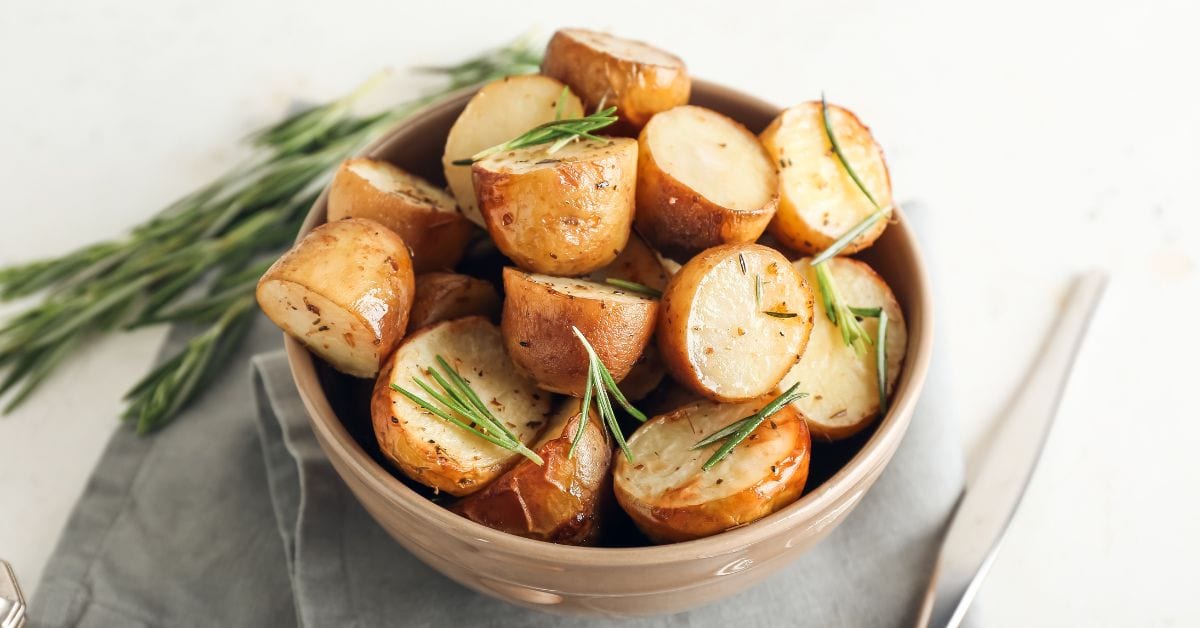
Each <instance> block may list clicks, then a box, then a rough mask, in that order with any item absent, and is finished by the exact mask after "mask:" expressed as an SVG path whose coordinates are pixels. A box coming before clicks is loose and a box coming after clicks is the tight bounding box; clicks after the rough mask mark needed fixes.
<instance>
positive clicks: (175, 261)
mask: <svg viewBox="0 0 1200 628" xmlns="http://www.w3.org/2000/svg"><path fill="white" fill-rule="evenodd" d="M539 62H540V56H539V55H538V53H537V52H536V51H535V50H534V49H533V48H532V47H531V46H530V45H529V42H527V41H519V42H517V43H514V44H512V45H510V46H507V47H505V48H502V49H499V50H495V51H491V52H488V53H487V54H484V55H482V56H480V57H477V58H475V59H472V60H469V61H467V62H465V63H462V64H459V65H456V66H453V67H446V68H433V69H427V70H428V71H432V72H436V73H439V74H442V75H445V76H446V77H447V78H448V79H449V82H448V85H447V86H446V87H445V88H443V89H440V90H438V91H437V92H435V93H431V94H428V95H426V96H423V97H420V98H417V99H415V100H412V101H410V102H406V103H403V104H400V105H398V106H396V107H394V108H392V109H389V110H386V111H383V112H380V113H376V114H372V115H367V116H360V115H355V114H354V113H353V112H352V111H351V110H352V105H353V104H354V103H355V102H356V100H357V99H358V98H359V97H360V96H361V95H362V92H363V91H365V89H369V86H370V85H373V84H374V81H372V82H369V83H368V86H365V87H364V88H360V89H359V90H356V92H355V93H352V94H350V95H349V96H346V97H344V98H340V99H338V100H336V101H333V102H332V103H328V104H325V105H321V106H317V107H313V108H310V109H307V110H305V111H302V112H300V113H297V114H295V115H293V116H290V117H288V118H286V119H284V120H283V121H281V122H279V123H278V124H275V125H272V126H270V127H268V128H266V129H263V130H262V131H259V132H258V133H255V134H253V135H252V136H251V137H250V138H249V141H250V144H251V145H252V146H253V147H254V148H255V149H257V150H256V153H255V155H254V156H253V157H252V158H251V159H250V160H249V161H248V162H246V163H243V164H240V165H238V166H236V167H235V168H233V169H232V170H230V171H229V172H227V173H226V174H225V175H223V176H221V177H219V178H218V179H216V180H215V181H213V182H211V183H209V184H208V185H206V186H204V187H202V188H200V189H199V190H197V191H196V192H193V193H192V194H189V195H188V196H186V197H184V198H182V199H180V200H178V201H176V202H175V203H173V204H171V205H170V206H169V207H167V208H165V209H163V210H162V211H161V212H159V213H158V214H157V215H155V216H154V217H153V218H151V219H150V220H148V221H147V222H145V223H143V224H141V225H139V226H137V227H135V228H134V229H133V231H132V232H131V233H130V234H129V235H128V236H126V237H124V238H121V239H118V240H113V241H109V242H102V243H99V244H93V245H90V246H86V247H83V248H81V249H79V250H77V251H74V252H71V253H68V254H66V255H63V256H61V257H57V258H53V259H47V260H40V261H35V262H30V263H25V264H20V265H16V266H11V267H8V268H4V269H0V300H6V299H15V298H19V297H24V296H29V295H32V294H34V293H37V292H39V291H42V290H47V291H48V293H47V295H46V296H45V297H44V298H42V299H41V300H40V301H38V302H36V303H34V304H32V305H30V306H29V307H27V308H26V309H24V310H23V311H21V312H19V313H17V314H16V315H15V316H13V317H12V318H10V319H8V320H7V321H5V322H4V323H3V324H2V325H0V375H3V376H4V379H3V381H0V395H4V394H6V393H11V394H12V396H11V397H10V398H9V399H8V405H7V406H6V407H5V410H4V411H5V412H8V411H11V410H12V409H13V408H15V407H16V406H18V405H19V404H20V403H21V402H23V401H24V400H26V399H27V398H28V397H29V395H30V394H32V393H33V391H34V390H35V389H37V387H38V386H39V385H40V384H41V383H43V382H44V381H45V379H46V377H48V376H49V375H50V373H52V372H53V370H54V369H55V368H56V367H57V366H58V365H60V364H61V363H62V362H63V360H65V359H66V357H67V355H69V354H70V353H71V352H72V351H74V350H77V349H78V348H79V347H80V346H82V345H83V344H85V343H86V342H87V341H88V340H92V339H95V338H97V337H100V336H104V335H106V334H110V333H114V332H117V331H121V330H125V329H128V328H131V327H140V326H144V325H150V324H158V323H164V322H180V321H186V322H190V323H197V324H200V325H206V326H207V327H206V328H199V329H198V330H197V334H196V336H195V337H194V339H193V342H191V343H189V344H188V346H187V347H186V348H185V349H183V350H182V351H181V352H180V353H178V354H176V355H174V356H172V357H171V358H169V359H168V360H167V361H165V362H163V363H162V364H161V365H159V366H158V367H156V368H155V369H154V370H153V371H152V372H151V373H150V374H149V375H148V376H147V377H146V378H144V379H143V380H142V381H141V382H139V383H138V384H137V385H135V386H134V387H133V389H132V390H131V391H130V392H129V395H128V397H127V399H128V401H129V409H128V411H127V412H126V414H125V416H126V417H128V418H130V419H132V418H134V417H136V418H137V426H138V429H139V431H142V432H145V431H148V430H151V429H153V428H155V427H158V426H161V425H163V424H165V423H166V422H167V421H169V420H170V419H171V418H172V417H174V416H175V415H176V414H177V413H178V412H179V410H180V409H182V407H183V406H184V405H185V404H186V403H187V400H189V399H193V398H195V396H196V395H197V394H199V393H200V392H201V391H202V390H203V387H204V384H205V382H207V381H209V378H210V376H211V375H212V374H213V373H214V372H216V370H218V369H220V368H223V367H225V366H226V365H225V363H224V361H223V360H222V359H220V356H221V355H222V354H224V353H225V351H226V350H227V349H228V348H229V347H231V346H233V345H235V344H236V339H237V336H238V334H240V333H241V332H242V331H243V330H244V328H245V327H246V325H247V323H249V321H250V320H251V318H252V317H253V316H254V312H255V308H254V307H247V306H246V305H245V304H246V303H247V302H252V299H253V296H252V295H253V293H254V287H255V284H256V283H257V281H258V277H259V275H261V271H262V269H263V268H264V266H263V265H261V264H258V263H256V262H257V261H258V260H260V259H262V258H264V257H268V256H272V255H274V254H275V253H276V252H277V251H278V249H279V248H281V247H283V246H285V245H286V244H287V243H289V242H291V241H292V240H293V239H295V236H296V232H297V231H298V230H299V228H300V223H301V222H302V221H303V219H304V215H305V213H306V212H307V211H308V208H309V207H310V206H311V205H312V203H313V201H314V200H315V198H316V195H317V193H318V192H319V191H320V189H321V188H322V187H323V186H324V184H325V182H326V181H327V180H328V179H329V177H330V176H331V173H332V172H333V169H334V168H336V167H337V165H338V164H339V163H340V162H341V161H342V160H343V159H345V158H346V157H348V156H350V155H352V154H354V153H355V152H356V151H357V150H358V149H359V148H360V147H362V146H365V145H366V144H367V143H369V142H370V141H372V140H373V139H375V138H376V137H378V136H379V135H380V134H381V133H382V132H383V131H385V130H386V129H388V128H389V127H391V126H392V125H394V124H395V123H396V122H398V121H399V120H401V119H403V118H405V117H407V116H409V115H411V114H412V113H414V112H415V111H417V110H419V109H420V108H422V107H424V106H425V105H427V104H429V103H432V102H434V101H436V100H438V99H440V98H442V97H444V96H445V95H447V94H449V93H450V92H453V91H455V90H458V89H461V88H463V87H466V86H469V85H475V84H478V83H482V82H485V81H490V80H494V79H497V78H501V77H503V76H506V75H510V74H521V73H527V72H536V71H537V70H538V64H539ZM197 286H208V287H207V290H206V292H201V293H200V294H196V292H195V291H193V288H195V287H197ZM248 295H249V296H248Z"/></svg>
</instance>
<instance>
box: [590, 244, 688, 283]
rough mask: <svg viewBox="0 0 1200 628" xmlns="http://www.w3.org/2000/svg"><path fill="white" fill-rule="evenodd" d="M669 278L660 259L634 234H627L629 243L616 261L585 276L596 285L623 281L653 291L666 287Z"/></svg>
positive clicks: (669, 274)
mask: <svg viewBox="0 0 1200 628" xmlns="http://www.w3.org/2000/svg"><path fill="white" fill-rule="evenodd" d="M670 278H671V273H669V272H667V269H666V267H665V266H664V265H663V262H662V259H661V258H660V257H659V256H658V254H657V253H655V252H654V249H651V248H650V246H649V245H647V244H646V241H645V240H643V239H642V238H641V236H639V235H638V234H636V233H631V234H629V241H628V242H627V243H625V249H624V250H623V251H621V254H620V255H618V256H617V259H615V260H613V261H612V262H611V263H609V264H608V265H607V266H605V267H603V268H601V269H599V270H596V271H595V272H592V273H590V274H588V276H587V279H588V280H589V281H595V282H596V283H604V281H605V280H606V279H624V280H625V281H632V282H634V283H640V284H642V285H643V286H646V287H648V288H653V289H655V290H662V289H663V288H664V287H666V285H667V280H668V279H670Z"/></svg>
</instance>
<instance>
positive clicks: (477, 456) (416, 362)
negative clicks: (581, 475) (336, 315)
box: [371, 316, 553, 496]
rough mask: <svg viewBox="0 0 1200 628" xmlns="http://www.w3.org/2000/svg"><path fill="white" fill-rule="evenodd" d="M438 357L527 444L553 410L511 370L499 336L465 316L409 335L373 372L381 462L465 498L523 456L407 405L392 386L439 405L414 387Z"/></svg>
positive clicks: (542, 395) (477, 318) (425, 378)
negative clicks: (382, 459)
mask: <svg viewBox="0 0 1200 628" xmlns="http://www.w3.org/2000/svg"><path fill="white" fill-rule="evenodd" d="M437 356H442V358H444V359H445V360H446V362H447V363H449V364H450V365H451V366H453V367H454V368H455V369H457V370H458V372H459V373H460V374H461V375H462V376H463V377H464V378H466V379H467V380H468V381H469V382H470V385H471V389H472V390H474V391H475V393H476V394H477V395H478V396H479V398H480V399H482V400H483V401H484V403H486V404H488V407H489V409H490V410H491V412H492V414H494V415H495V416H496V418H498V419H499V420H501V421H503V422H504V424H505V425H506V426H507V427H508V429H509V430H510V431H512V433H513V434H515V435H516V436H517V438H519V439H520V440H521V442H523V443H525V444H526V445H527V446H528V445H529V444H531V443H533V442H536V441H537V438H538V436H539V435H540V434H541V432H542V429H543V428H544V427H545V426H546V423H547V416H548V415H549V414H550V412H551V411H552V409H553V408H552V405H551V399H552V396H551V395H549V394H547V393H545V392H543V391H541V390H538V388H537V386H536V385H535V384H534V382H533V380H530V379H529V378H527V377H525V376H524V375H521V374H520V373H518V372H517V371H516V369H514V368H513V366H512V362H511V361H510V360H509V359H508V355H507V354H505V353H504V342H503V340H502V339H501V337H500V330H499V329H498V328H497V327H496V326H495V325H493V324H492V323H491V322H490V321H488V320H487V319H486V318H483V317H480V316H471V317H467V318H460V319H457V320H453V321H445V322H441V323H438V324H436V325H432V326H430V327H426V328H424V329H421V330H420V331H417V332H416V333H414V334H413V335H412V336H409V337H408V338H407V339H405V341H404V342H403V343H402V344H401V345H400V347H399V348H398V349H396V353H395V354H393V355H392V357H391V359H389V360H388V362H387V364H386V365H385V366H384V368H383V371H381V372H380V373H379V379H378V380H376V382H375V392H374V394H373V395H372V397H371V421H372V423H373V424H374V427H375V437H376V438H377V439H378V441H379V449H380V450H381V451H382V452H383V455H384V457H386V458H387V459H388V460H390V461H391V462H392V464H394V465H396V467H397V468H398V469H400V470H401V471H403V472H404V474H405V475H407V476H408V477H410V478H412V479H414V480H416V481H417V482H420V483H422V484H424V485H426V486H429V487H432V488H434V489H436V490H439V491H445V492H447V493H450V494H451V495H460V496H461V495H468V494H470V493H474V492H475V491H478V490H479V489H481V488H483V487H484V485H486V484H487V483H488V482H491V481H492V480H494V479H496V478H497V477H499V476H500V475H502V474H503V473H504V472H505V471H507V470H509V469H510V468H512V467H513V466H514V465H515V464H516V463H517V461H518V460H519V459H522V457H521V454H518V453H515V452H511V451H509V450H507V449H504V448H503V447H500V446H498V445H494V444H492V443H489V442H487V441H485V440H483V439H482V438H480V437H479V436H478V435H476V434H473V433H471V432H469V431H467V430H464V429H462V428H460V427H458V426H457V425H454V424H452V423H450V422H448V421H446V420H444V419H442V418H440V417H438V416H435V415H433V414H432V413H430V412H428V411H426V410H425V409H423V408H421V407H420V406H418V405H417V404H416V403H413V401H412V400H411V399H409V398H408V397H406V396H404V395H403V394H401V393H399V392H398V391H395V390H393V389H392V388H391V384H393V383H394V384H396V385H397V386H400V387H402V388H404V389H406V390H409V391H411V392H414V393H416V394H417V395H418V396H420V397H421V398H423V399H425V400H427V401H431V402H433V403H434V404H436V405H438V406H439V407H442V406H441V405H440V404H438V402H437V401H436V400H433V399H430V397H429V395H428V393H426V392H425V391H423V390H421V388H420V387H419V386H417V384H416V383H415V382H414V381H413V378H415V377H419V378H421V379H422V380H423V381H426V382H428V383H429V384H430V385H431V386H433V387H434V389H435V390H437V389H438V385H437V384H436V383H435V382H434V381H433V380H432V378H430V377H429V376H428V375H427V374H426V372H425V371H426V369H427V368H429V367H436V365H437V361H436V357H437Z"/></svg>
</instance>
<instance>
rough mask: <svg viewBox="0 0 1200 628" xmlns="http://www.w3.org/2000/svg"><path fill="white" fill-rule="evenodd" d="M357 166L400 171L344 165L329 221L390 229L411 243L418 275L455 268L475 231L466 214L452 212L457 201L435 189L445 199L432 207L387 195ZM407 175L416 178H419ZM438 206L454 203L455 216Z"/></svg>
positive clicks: (335, 180) (436, 200) (335, 184)
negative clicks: (351, 220)
mask: <svg viewBox="0 0 1200 628" xmlns="http://www.w3.org/2000/svg"><path fill="white" fill-rule="evenodd" d="M355 162H373V163H376V164H382V166H383V167H387V168H394V169H396V170H399V168H395V166H392V165H391V164H387V163H386V162H375V160H371V159H363V158H359V159H348V160H346V161H344V162H342V165H341V166H340V167H339V168H338V171H337V174H335V175H334V177H333V182H332V183H330V185H329V200H328V214H329V215H328V219H329V222H335V221H338V220H342V219H343V218H367V219H370V220H374V221H375V222H378V223H379V224H381V225H383V226H385V227H387V228H388V229H391V230H392V231H394V232H396V235H399V236H400V237H401V238H403V240H404V242H405V243H406V244H408V247H409V249H410V251H411V254H412V265H413V271H414V272H417V273H424V272H429V271H432V270H446V269H451V268H454V266H455V265H457V264H458V262H459V260H461V259H462V256H463V252H464V251H465V250H466V248H467V241H468V240H469V239H470V238H471V231H472V227H471V223H470V221H468V220H467V219H466V218H464V217H463V215H462V214H460V213H458V212H457V211H453V207H454V200H453V198H452V197H450V195H448V194H446V193H444V192H441V191H440V190H433V189H431V190H429V192H431V193H432V192H437V193H438V194H439V195H440V196H439V197H438V198H430V199H429V200H428V201H427V202H421V201H419V200H417V199H413V198H409V197H406V196H402V195H399V194H391V193H388V192H386V191H384V190H380V189H379V188H377V187H375V186H374V185H371V183H370V182H369V181H367V180H366V179H364V178H363V177H361V176H359V175H358V174H356V173H355V172H354V171H352V170H351V167H352V166H353V165H354V163H355ZM401 172H403V171H401ZM405 174H406V175H407V174H408V173H405ZM408 176H411V177H414V178H416V176H415V175H408ZM422 183H425V182H424V181H422ZM425 184H426V185H428V183H425ZM430 187H431V188H432V186H430ZM435 204H443V205H444V204H449V206H450V208H451V209H452V211H438V210H437V209H435V208H434V205H435Z"/></svg>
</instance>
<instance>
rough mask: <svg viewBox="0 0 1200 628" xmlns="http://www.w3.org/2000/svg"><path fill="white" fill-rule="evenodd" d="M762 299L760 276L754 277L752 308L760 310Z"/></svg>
mask: <svg viewBox="0 0 1200 628" xmlns="http://www.w3.org/2000/svg"><path fill="white" fill-rule="evenodd" d="M762 297H763V289H762V276H761V275H755V276H754V307H756V308H758V309H762Z"/></svg>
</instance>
